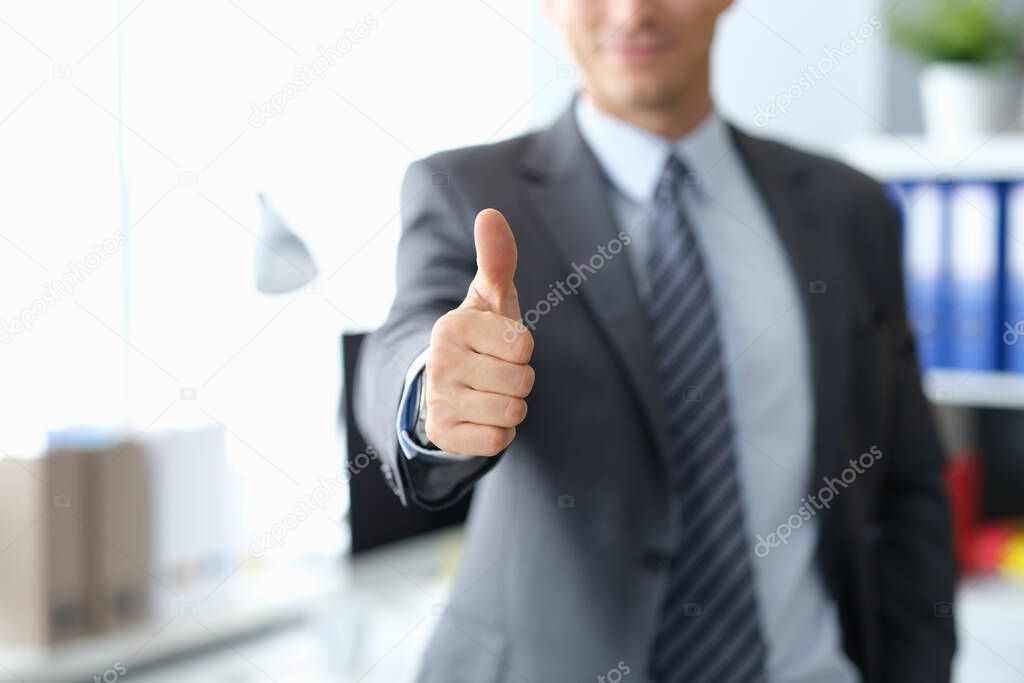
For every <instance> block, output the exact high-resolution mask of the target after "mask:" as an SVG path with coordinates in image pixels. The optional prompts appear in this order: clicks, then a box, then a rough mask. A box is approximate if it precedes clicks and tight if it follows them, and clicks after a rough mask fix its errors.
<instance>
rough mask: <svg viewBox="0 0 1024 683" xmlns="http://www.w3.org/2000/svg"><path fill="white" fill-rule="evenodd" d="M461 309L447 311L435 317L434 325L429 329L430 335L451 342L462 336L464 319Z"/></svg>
mask: <svg viewBox="0 0 1024 683" xmlns="http://www.w3.org/2000/svg"><path fill="white" fill-rule="evenodd" d="M464 318H465V316H464V315H462V311H459V310H454V311H449V312H447V313H445V314H444V315H442V316H441V317H440V318H438V319H437V322H435V323H434V327H433V328H431V330H430V336H431V338H434V339H439V340H441V341H444V342H448V343H451V342H453V341H455V340H457V339H459V338H460V337H461V336H462V333H463V331H464V329H465V325H466V321H465V319H464Z"/></svg>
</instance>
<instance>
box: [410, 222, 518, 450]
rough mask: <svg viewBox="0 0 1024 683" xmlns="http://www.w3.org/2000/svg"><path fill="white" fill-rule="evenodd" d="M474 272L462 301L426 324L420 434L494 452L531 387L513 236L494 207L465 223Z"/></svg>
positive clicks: (450, 446) (511, 432)
mask: <svg viewBox="0 0 1024 683" xmlns="http://www.w3.org/2000/svg"><path fill="white" fill-rule="evenodd" d="M473 236H474V240H475V242H476V264H477V271H476V276H475V277H474V278H473V281H472V282H471V283H470V285H469V291H468V292H467V293H466V298H465V300H464V301H463V302H462V304H461V305H460V306H459V307H458V308H456V309H455V310H453V311H450V312H448V313H446V314H445V315H443V316H441V317H440V318H439V319H438V320H437V322H436V323H435V324H434V328H433V330H432V331H431V335H430V349H429V350H428V352H427V365H426V370H425V377H426V387H425V389H426V432H427V438H429V439H430V440H431V441H432V442H433V443H434V445H436V446H437V447H438V448H440V449H441V450H443V451H445V452H447V453H453V454H458V455H486V456H493V455H497V454H498V453H500V452H501V451H502V450H504V448H505V447H506V446H508V444H510V443H511V442H512V439H513V438H514V437H515V434H516V426H517V425H519V423H521V422H522V421H523V419H524V418H525V417H526V401H524V400H523V399H524V398H525V397H526V396H527V395H528V394H529V393H530V390H531V389H532V388H533V381H534V373H533V368H531V367H530V366H529V362H530V357H531V356H532V354H533V336H532V335H531V334H530V332H529V330H527V329H526V327H525V326H523V324H522V322H521V320H520V313H519V296H518V294H517V293H516V287H515V284H513V281H512V278H513V276H514V275H515V272H516V258H517V252H516V241H515V237H514V236H513V235H512V229H511V228H509V226H508V222H507V221H506V220H505V217H504V216H502V215H501V213H500V212H499V211H496V210H494V209H484V210H483V211H481V212H480V213H479V214H477V217H476V222H475V224H474V226H473Z"/></svg>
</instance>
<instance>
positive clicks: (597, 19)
mask: <svg viewBox="0 0 1024 683" xmlns="http://www.w3.org/2000/svg"><path fill="white" fill-rule="evenodd" d="M545 2H546V4H547V10H548V14H549V15H550V16H551V18H552V20H553V21H554V22H555V23H556V24H558V26H559V27H560V28H561V30H562V34H563V35H564V36H565V39H566V42H567V44H568V46H569V50H570V51H571V52H572V54H573V57H574V59H575V61H576V64H577V67H578V69H579V72H580V78H581V84H582V86H583V88H584V89H585V91H586V92H588V93H589V94H590V95H591V96H592V97H593V98H594V99H596V100H597V102H598V104H599V105H601V106H602V108H604V109H607V110H611V111H613V112H619V113H620V114H622V115H626V116H630V115H632V116H648V115H651V114H654V113H655V112H658V111H672V110H679V109H680V108H681V107H685V106H686V101H687V100H697V99H703V100H708V99H709V97H710V95H709V85H708V80H709V75H708V74H709V62H710V51H711V40H712V37H713V35H714V29H715V22H716V20H717V19H718V16H719V15H720V14H721V13H722V12H723V11H724V10H725V9H726V8H727V7H728V6H729V5H730V4H731V0H545Z"/></svg>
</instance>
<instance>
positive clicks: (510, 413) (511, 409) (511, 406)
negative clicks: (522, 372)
mask: <svg viewBox="0 0 1024 683" xmlns="http://www.w3.org/2000/svg"><path fill="white" fill-rule="evenodd" d="M505 417H506V418H508V421H509V422H511V423H512V424H519V423H520V422H522V421H523V420H524V419H525V418H526V401H524V400H523V399H521V398H510V399H509V400H508V402H507V403H506V404H505Z"/></svg>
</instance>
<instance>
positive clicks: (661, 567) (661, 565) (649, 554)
mask: <svg viewBox="0 0 1024 683" xmlns="http://www.w3.org/2000/svg"><path fill="white" fill-rule="evenodd" d="M671 562H672V557H671V555H669V554H668V553H667V552H665V551H664V550H658V549H657V548H648V549H647V550H645V551H644V554H643V555H642V556H641V557H640V564H641V565H643V567H644V569H647V570H649V571H652V572H656V571H665V570H666V569H668V566H669V564H670V563H671Z"/></svg>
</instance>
